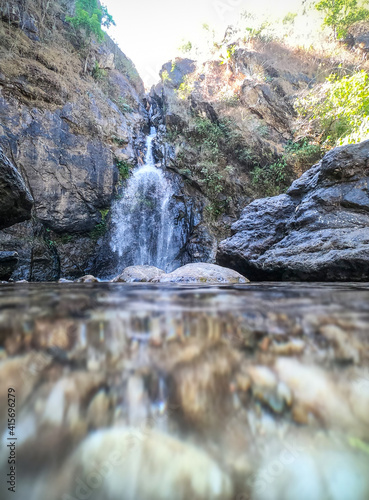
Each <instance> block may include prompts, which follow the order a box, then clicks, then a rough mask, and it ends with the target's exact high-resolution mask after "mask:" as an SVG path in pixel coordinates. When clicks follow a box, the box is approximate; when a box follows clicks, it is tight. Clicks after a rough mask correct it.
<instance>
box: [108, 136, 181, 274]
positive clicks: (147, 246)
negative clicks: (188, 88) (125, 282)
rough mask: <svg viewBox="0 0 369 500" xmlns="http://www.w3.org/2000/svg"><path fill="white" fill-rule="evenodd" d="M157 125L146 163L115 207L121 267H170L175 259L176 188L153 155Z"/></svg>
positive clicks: (115, 246) (115, 236)
mask: <svg viewBox="0 0 369 500" xmlns="http://www.w3.org/2000/svg"><path fill="white" fill-rule="evenodd" d="M155 136H156V130H155V128H154V127H152V128H151V130H150V135H148V136H147V138H146V148H147V150H146V155H145V162H144V164H143V165H141V166H139V167H138V168H136V169H135V170H134V172H133V174H132V176H131V177H130V178H129V180H128V183H127V186H126V187H125V189H124V194H123V197H122V199H121V200H119V201H117V202H116V203H115V205H114V206H113V210H112V221H113V232H112V240H111V247H112V249H113V251H114V252H117V253H118V255H119V267H120V269H123V268H124V267H127V266H132V265H144V264H146V265H151V266H156V267H159V268H161V269H164V270H166V271H167V270H168V266H170V263H171V261H172V260H173V257H174V256H173V251H174V249H173V248H172V239H173V232H174V217H173V215H172V214H171V210H170V200H171V197H172V194H173V192H172V188H171V185H170V183H169V181H168V180H167V179H166V178H165V175H164V172H163V170H161V169H160V168H157V167H156V166H155V162H154V158H153V140H154V139H155Z"/></svg>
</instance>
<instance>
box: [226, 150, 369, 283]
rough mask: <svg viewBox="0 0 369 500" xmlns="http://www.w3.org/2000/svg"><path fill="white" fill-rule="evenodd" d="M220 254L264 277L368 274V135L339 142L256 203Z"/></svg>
mask: <svg viewBox="0 0 369 500" xmlns="http://www.w3.org/2000/svg"><path fill="white" fill-rule="evenodd" d="M232 232H233V236H231V237H230V238H228V239H226V240H224V241H222V242H221V244H220V246H219V251H218V255H217V260H218V262H219V263H220V264H222V265H227V266H229V267H232V268H233V269H236V270H237V271H239V272H241V273H245V274H247V276H249V277H250V278H253V279H260V280H281V279H285V280H308V281H367V280H368V279H369V141H364V142H362V143H360V144H355V145H348V146H342V147H339V148H335V149H333V150H332V151H330V152H329V153H328V154H326V155H325V156H324V158H323V159H322V160H321V161H320V162H319V163H318V164H317V165H314V166H313V167H312V168H311V169H310V170H308V171H307V172H305V173H304V174H303V175H302V176H301V177H300V178H299V179H297V180H296V181H295V182H294V183H293V184H292V185H291V187H290V188H289V189H288V191H287V194H285V195H280V196H276V197H273V198H265V199H260V200H256V201H254V202H252V203H250V204H249V205H248V206H247V207H246V208H245V209H244V210H243V212H242V215H241V218H240V219H239V220H238V221H237V222H236V223H235V224H233V226H232Z"/></svg>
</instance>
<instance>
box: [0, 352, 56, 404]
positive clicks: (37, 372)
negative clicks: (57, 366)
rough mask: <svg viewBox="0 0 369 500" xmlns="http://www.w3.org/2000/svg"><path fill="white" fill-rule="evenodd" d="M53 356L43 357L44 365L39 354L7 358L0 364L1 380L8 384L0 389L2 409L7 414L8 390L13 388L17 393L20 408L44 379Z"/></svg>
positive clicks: (31, 353)
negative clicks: (43, 376)
mask: <svg viewBox="0 0 369 500" xmlns="http://www.w3.org/2000/svg"><path fill="white" fill-rule="evenodd" d="M51 359H52V358H51V356H49V355H47V354H46V355H45V356H43V359H42V363H40V357H39V355H38V353H37V352H30V353H28V354H26V355H24V356H17V357H13V358H7V359H5V360H2V361H1V363H0V378H1V380H3V381H6V383H3V384H1V387H0V408H1V413H5V411H6V408H7V402H6V401H7V397H8V389H9V388H13V389H14V390H15V393H16V398H17V405H18V407H19V408H21V406H22V405H23V403H24V402H25V401H26V399H27V397H28V396H29V395H30V394H31V392H32V391H33V389H34V387H35V385H36V384H37V382H38V381H39V380H40V379H42V375H43V370H44V369H45V368H46V367H47V366H48V365H49V364H50V362H51Z"/></svg>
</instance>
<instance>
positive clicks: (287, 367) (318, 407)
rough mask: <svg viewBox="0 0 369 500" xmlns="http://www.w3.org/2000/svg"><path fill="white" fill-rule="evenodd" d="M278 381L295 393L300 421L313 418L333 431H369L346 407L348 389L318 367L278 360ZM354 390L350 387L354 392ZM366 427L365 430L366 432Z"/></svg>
mask: <svg viewBox="0 0 369 500" xmlns="http://www.w3.org/2000/svg"><path fill="white" fill-rule="evenodd" d="M275 370H276V372H277V374H278V376H279V379H280V380H281V381H283V382H284V383H285V384H286V385H287V386H288V387H289V389H290V390H291V391H292V394H293V399H294V405H295V404H296V407H297V410H296V413H294V410H293V415H294V414H296V416H297V419H296V420H297V421H299V422H304V423H307V422H309V421H310V420H311V419H310V417H309V414H311V415H312V416H314V417H315V418H316V419H317V421H319V422H323V423H324V424H325V425H326V426H328V427H330V428H338V429H343V430H345V431H349V432H353V433H356V435H359V436H360V435H363V433H365V432H367V429H368V428H369V422H366V426H363V425H362V422H361V421H360V419H358V418H357V417H356V415H355V414H354V412H353V411H352V408H351V407H350V406H349V405H348V404H347V388H345V386H343V385H341V384H340V385H338V384H337V382H336V381H335V380H334V379H333V377H332V376H331V375H330V374H328V373H326V372H324V371H323V370H321V369H320V368H317V367H315V366H309V365H305V364H302V363H300V362H299V361H297V360H295V359H291V358H282V357H281V358H279V359H277V361H276V363H275ZM351 390H352V388H349V392H351ZM365 428H366V430H365Z"/></svg>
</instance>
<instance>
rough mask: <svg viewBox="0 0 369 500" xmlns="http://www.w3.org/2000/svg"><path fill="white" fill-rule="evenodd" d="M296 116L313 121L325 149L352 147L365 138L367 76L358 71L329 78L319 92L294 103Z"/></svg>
mask: <svg viewBox="0 0 369 500" xmlns="http://www.w3.org/2000/svg"><path fill="white" fill-rule="evenodd" d="M296 109H297V112H298V113H299V114H300V115H301V116H303V117H304V118H307V119H309V120H311V119H312V118H313V119H315V120H316V121H317V126H318V128H319V132H320V135H321V143H322V144H323V146H325V147H332V146H336V145H343V144H354V143H356V142H360V141H362V140H364V139H367V138H368V136H369V76H368V74H367V73H366V72H365V71H358V72H356V73H354V74H353V75H352V76H344V77H342V78H338V77H336V76H335V75H330V77H328V78H327V80H326V82H325V83H324V84H323V85H322V86H321V89H320V92H317V90H316V89H313V90H312V91H311V92H310V93H309V94H308V95H307V96H306V97H305V98H304V99H301V100H300V101H298V103H297V105H296Z"/></svg>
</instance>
